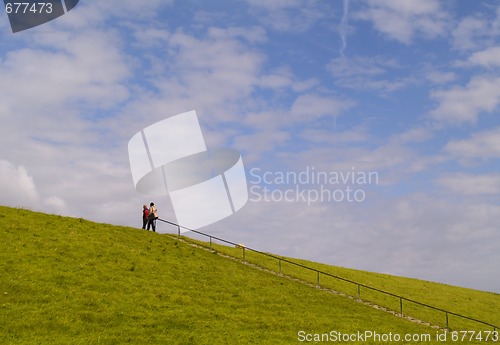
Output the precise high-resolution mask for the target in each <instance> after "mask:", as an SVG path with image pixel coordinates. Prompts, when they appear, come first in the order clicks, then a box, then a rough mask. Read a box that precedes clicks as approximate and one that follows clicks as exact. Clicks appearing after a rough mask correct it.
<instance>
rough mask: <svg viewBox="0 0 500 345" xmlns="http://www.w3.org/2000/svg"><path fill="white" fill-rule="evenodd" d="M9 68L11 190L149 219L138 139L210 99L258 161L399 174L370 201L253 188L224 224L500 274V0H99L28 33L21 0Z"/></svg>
mask: <svg viewBox="0 0 500 345" xmlns="http://www.w3.org/2000/svg"><path fill="white" fill-rule="evenodd" d="M0 76H1V77H0V94H1V98H0V120H1V124H2V125H1V127H0V147H1V149H0V191H1V193H0V203H1V204H4V205H11V206H22V207H27V208H31V209H36V210H41V211H45V212H53V213H58V214H64V215H71V216H76V217H85V218H88V219H92V220H96V221H102V222H108V223H113V224H126V225H132V226H139V225H140V222H141V220H140V218H139V210H140V208H141V205H142V204H143V203H145V202H149V201H150V199H151V197H149V196H143V195H140V194H138V193H137V192H136V191H135V189H134V185H133V183H132V177H131V173H130V167H129V162H128V155H127V143H128V140H129V139H130V138H131V137H132V136H133V135H134V134H135V133H137V132H138V131H139V130H141V129H142V128H144V127H146V126H148V125H150V124H152V123H155V122H157V121H160V120H162V119H164V118H166V117H169V116H173V115H175V114H179V113H183V112H186V111H189V110H192V109H195V110H196V112H197V114H198V117H199V120H200V124H201V126H202V129H203V133H204V136H205V139H206V141H207V145H208V146H209V147H214V148H215V147H232V148H234V149H236V150H238V151H239V152H241V154H242V157H243V161H244V164H245V168H246V170H247V174H249V172H250V171H251V170H252V169H259V171H260V172H265V171H269V172H296V173H299V172H301V171H304V170H306V169H307V168H308V167H309V168H311V167H314V168H315V169H317V170H318V171H325V172H340V171H350V170H352V169H355V170H356V171H361V172H369V171H372V172H376V173H377V174H378V176H379V181H378V183H377V184H371V185H367V186H353V187H357V188H362V189H363V192H364V195H365V198H364V200H363V202H348V201H342V202H321V201H320V202H313V203H311V204H309V205H308V204H307V203H304V202H301V201H300V200H296V201H286V200H273V201H270V202H264V201H255V200H250V201H249V202H248V203H247V205H246V206H245V207H244V208H243V209H242V210H240V211H239V212H237V213H236V214H235V215H234V216H232V217H230V218H227V219H225V220H223V221H220V222H218V223H216V224H214V225H211V226H208V227H206V228H204V229H203V230H204V231H206V232H209V233H213V234H216V235H218V236H221V237H223V238H227V239H229V240H232V241H235V242H241V243H245V244H246V245H248V246H251V247H254V248H256V249H260V250H265V251H271V252H275V253H278V254H283V255H288V256H293V257H300V258H305V259H311V260H315V261H321V262H325V263H330V264H335V265H340V266H345V267H352V268H358V269H364V270H370V271H378V272H385V273H391V274H397V275H404V276H410V277H417V278H421V279H426V280H432V281H439V282H444V283H448V284H454V285H460V286H466V287H472V288H477V289H483V290H489V291H495V292H500V279H499V278H498V277H499V273H500V272H499V269H498V267H500V251H499V250H498V248H499V247H500V229H499V227H498V224H500V200H499V194H500V172H499V167H500V165H499V160H500V139H499V138H500V121H499V113H500V6H499V5H498V4H497V2H496V1H447V2H442V1H434V0H420V1H396V0H368V1H354V0H352V1H349V0H345V1H340V0H336V1H314V0H280V1H272V2H271V1H263V0H246V1H244V0H241V1H211V2H206V1H174V0H171V1H160V0H151V1H147V2H138V1H131V0H120V1H118V0H108V1H105V2H92V1H85V0H82V1H80V4H79V5H78V6H77V7H76V8H75V9H73V10H72V11H71V12H69V13H68V14H66V15H64V16H62V17H60V18H58V19H57V20H54V21H52V22H50V23H47V24H45V25H42V26H39V27H36V28H33V29H31V30H27V31H23V32H19V33H16V34H12V32H11V31H10V27H9V23H8V19H7V17H6V15H5V12H4V11H2V14H1V16H0ZM254 171H256V170H254ZM269 187H270V188H274V189H281V190H282V191H283V190H284V189H286V188H288V187H287V186H283V185H274V186H269ZM327 187H328V188H333V187H335V188H343V187H345V186H331V185H330V186H327ZM300 188H302V189H307V190H313V189H317V188H318V186H317V185H301V186H300ZM154 200H155V203H156V204H157V206H158V209H159V211H160V215H161V216H162V217H163V218H166V219H171V220H175V215H174V213H173V210H172V205H171V202H170V200H169V197H168V196H162V197H155V198H154ZM163 230H164V231H168V230H169V229H167V228H165V229H163Z"/></svg>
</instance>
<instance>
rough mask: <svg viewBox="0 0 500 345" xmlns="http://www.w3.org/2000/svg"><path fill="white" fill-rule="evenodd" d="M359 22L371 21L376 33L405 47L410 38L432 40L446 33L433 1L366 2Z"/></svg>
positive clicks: (444, 15) (442, 16)
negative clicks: (423, 37)
mask: <svg viewBox="0 0 500 345" xmlns="http://www.w3.org/2000/svg"><path fill="white" fill-rule="evenodd" d="M356 17H357V18H359V19H364V20H368V21H371V22H372V23H373V26H374V27H375V29H376V30H378V31H380V32H381V33H383V34H384V35H386V36H388V37H389V38H391V39H394V40H396V41H399V42H401V43H405V44H409V43H411V41H412V40H413V38H414V36H416V35H417V34H418V35H423V36H425V37H430V38H434V37H437V36H442V35H444V34H445V33H446V30H447V26H448V14H447V13H446V12H445V11H444V10H443V9H442V8H441V4H440V2H439V1H437V0H421V1H409V0H403V1H401V0H369V1H368V8H366V9H364V10H362V11H360V12H359V13H358V14H357V16H356Z"/></svg>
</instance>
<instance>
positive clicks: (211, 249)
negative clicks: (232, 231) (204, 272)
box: [210, 236, 212, 251]
mask: <svg viewBox="0 0 500 345" xmlns="http://www.w3.org/2000/svg"><path fill="white" fill-rule="evenodd" d="M210 251H212V236H210Z"/></svg>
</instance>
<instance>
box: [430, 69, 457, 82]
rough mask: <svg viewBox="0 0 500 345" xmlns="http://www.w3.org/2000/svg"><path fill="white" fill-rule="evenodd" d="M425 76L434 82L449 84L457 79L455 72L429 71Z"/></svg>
mask: <svg viewBox="0 0 500 345" xmlns="http://www.w3.org/2000/svg"><path fill="white" fill-rule="evenodd" d="M425 77H426V79H427V80H429V81H431V82H433V83H434V84H447V83H450V82H452V81H454V80H455V79H457V74H456V73H454V72H440V71H429V72H428V73H427V74H426V75H425Z"/></svg>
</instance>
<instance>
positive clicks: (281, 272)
mask: <svg viewBox="0 0 500 345" xmlns="http://www.w3.org/2000/svg"><path fill="white" fill-rule="evenodd" d="M278 263H279V266H280V273H279V275H280V276H282V275H283V271H282V270H281V259H279V260H278Z"/></svg>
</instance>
